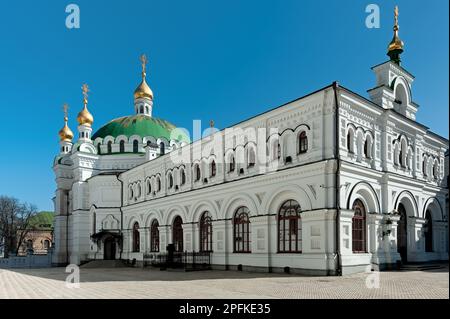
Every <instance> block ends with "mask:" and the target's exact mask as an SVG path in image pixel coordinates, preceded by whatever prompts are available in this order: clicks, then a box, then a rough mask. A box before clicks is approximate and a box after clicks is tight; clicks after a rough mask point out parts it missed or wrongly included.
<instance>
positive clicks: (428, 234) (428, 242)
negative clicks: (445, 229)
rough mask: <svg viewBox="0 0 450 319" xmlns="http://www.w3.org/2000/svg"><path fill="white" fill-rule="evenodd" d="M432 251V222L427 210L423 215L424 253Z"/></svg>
mask: <svg viewBox="0 0 450 319" xmlns="http://www.w3.org/2000/svg"><path fill="white" fill-rule="evenodd" d="M432 251H433V220H432V218H431V212H430V211H429V210H427V212H426V214H425V252H427V253H430V252H432Z"/></svg>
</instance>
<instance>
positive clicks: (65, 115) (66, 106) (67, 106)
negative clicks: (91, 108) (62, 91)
mask: <svg viewBox="0 0 450 319" xmlns="http://www.w3.org/2000/svg"><path fill="white" fill-rule="evenodd" d="M68 110H69V104H67V103H64V105H63V111H64V119H66V118H67V113H68Z"/></svg>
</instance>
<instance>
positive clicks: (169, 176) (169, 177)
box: [167, 172, 173, 188]
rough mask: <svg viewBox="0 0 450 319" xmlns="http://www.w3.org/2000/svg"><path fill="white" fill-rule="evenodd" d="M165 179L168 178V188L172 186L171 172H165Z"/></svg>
mask: <svg viewBox="0 0 450 319" xmlns="http://www.w3.org/2000/svg"><path fill="white" fill-rule="evenodd" d="M167 180H168V184H169V188H172V187H173V176H172V173H171V172H169V173H168V174H167Z"/></svg>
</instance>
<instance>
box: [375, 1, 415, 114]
mask: <svg viewBox="0 0 450 319" xmlns="http://www.w3.org/2000/svg"><path fill="white" fill-rule="evenodd" d="M398 16H399V13H398V7H395V10H394V28H393V30H394V36H393V38H392V40H391V42H390V43H389V45H388V52H387V55H388V56H389V58H390V59H389V61H386V62H384V63H381V64H378V65H376V66H374V67H372V70H373V71H374V72H375V76H376V86H375V87H374V88H372V89H370V90H368V91H367V92H368V93H369V95H370V98H371V100H372V101H373V102H374V103H376V104H378V105H380V106H381V107H383V108H384V109H393V110H395V111H396V112H398V113H400V114H402V115H404V116H406V117H408V118H410V119H412V120H415V119H416V112H417V109H418V108H419V105H417V104H416V103H415V102H413V101H412V94H411V88H412V83H413V81H414V76H413V75H412V74H411V73H409V72H408V71H407V70H406V69H404V68H403V67H402V66H401V58H400V56H401V54H402V53H403V48H404V43H403V41H402V40H401V39H400V37H399V34H398V31H399V25H398Z"/></svg>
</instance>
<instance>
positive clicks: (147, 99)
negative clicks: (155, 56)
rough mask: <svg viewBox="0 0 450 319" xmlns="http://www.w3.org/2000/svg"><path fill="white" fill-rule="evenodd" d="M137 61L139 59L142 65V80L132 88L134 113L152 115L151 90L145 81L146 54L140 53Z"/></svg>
mask: <svg viewBox="0 0 450 319" xmlns="http://www.w3.org/2000/svg"><path fill="white" fill-rule="evenodd" d="M139 61H141V66H142V81H141V83H140V84H139V85H138V87H137V88H136V90H134V110H135V112H136V114H140V115H146V116H152V108H153V91H152V90H151V89H150V87H149V86H148V84H147V82H146V76H147V73H146V68H147V63H148V60H147V56H146V55H145V54H142V55H141V56H140V57H139Z"/></svg>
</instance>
